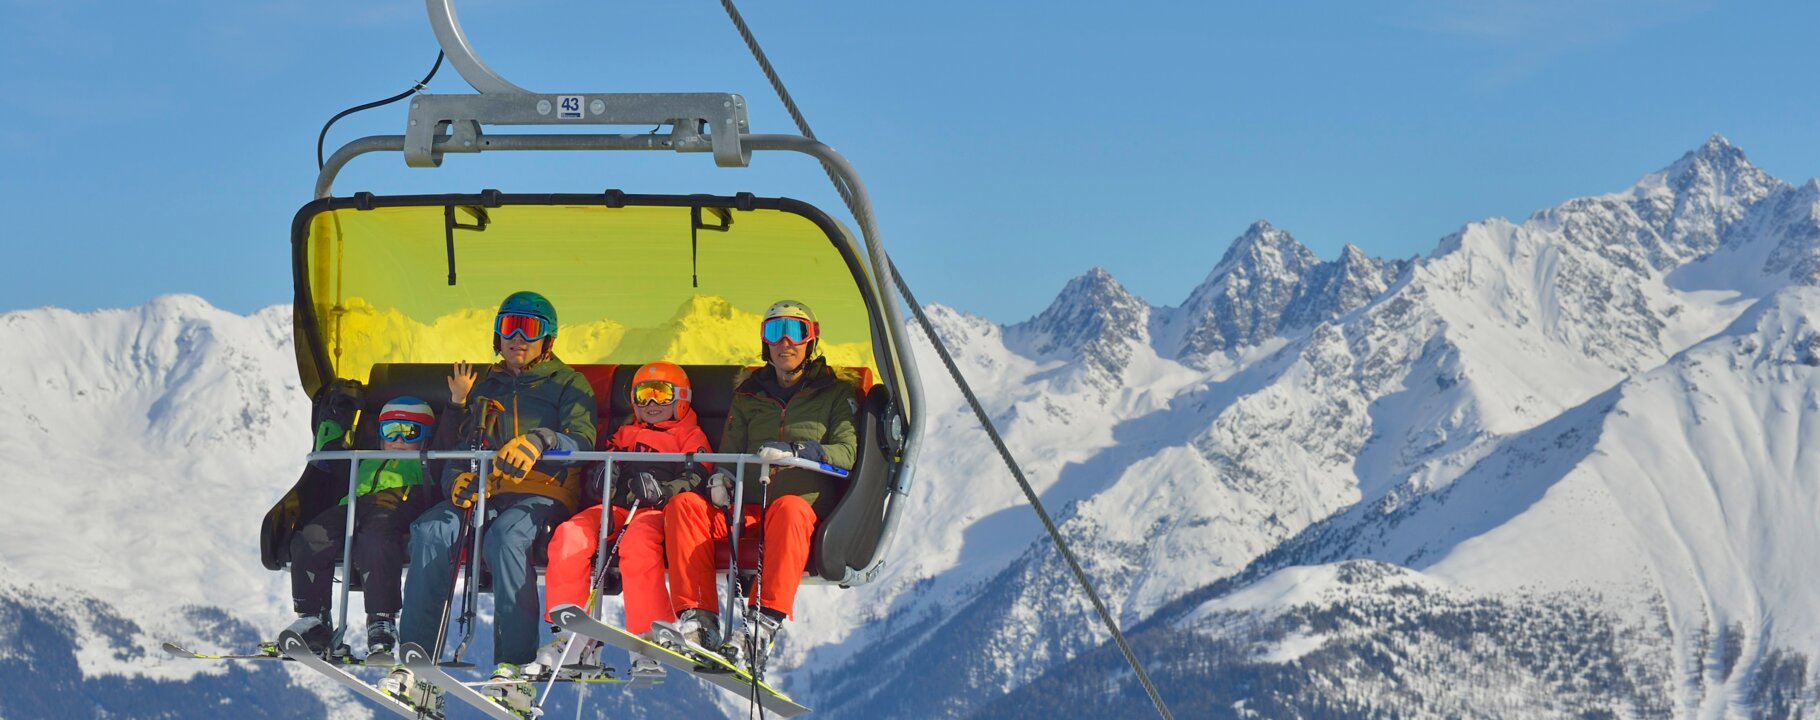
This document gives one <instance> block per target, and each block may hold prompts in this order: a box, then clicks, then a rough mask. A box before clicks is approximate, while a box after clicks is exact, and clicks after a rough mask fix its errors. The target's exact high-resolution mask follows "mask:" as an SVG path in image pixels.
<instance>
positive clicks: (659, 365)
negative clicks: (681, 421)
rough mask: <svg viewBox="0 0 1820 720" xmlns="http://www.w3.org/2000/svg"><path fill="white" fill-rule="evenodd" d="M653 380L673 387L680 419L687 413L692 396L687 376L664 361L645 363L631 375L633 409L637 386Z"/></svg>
mask: <svg viewBox="0 0 1820 720" xmlns="http://www.w3.org/2000/svg"><path fill="white" fill-rule="evenodd" d="M653 380H660V381H663V382H667V383H670V384H671V385H673V386H675V388H676V416H677V417H682V416H684V415H687V414H688V413H689V400H690V399H691V396H692V395H693V394H694V393H693V392H691V390H690V388H689V374H688V373H685V372H683V369H682V368H681V367H680V366H678V365H677V364H676V363H673V362H668V361H665V360H658V361H656V362H649V363H645V365H644V367H641V368H639V369H638V372H636V373H633V374H632V388H631V391H632V405H633V407H637V406H638V386H639V384H640V383H644V382H649V381H653Z"/></svg>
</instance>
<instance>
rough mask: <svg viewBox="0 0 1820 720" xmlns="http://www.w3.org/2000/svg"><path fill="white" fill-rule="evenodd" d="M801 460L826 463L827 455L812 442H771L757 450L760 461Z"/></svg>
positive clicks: (819, 444)
mask: <svg viewBox="0 0 1820 720" xmlns="http://www.w3.org/2000/svg"><path fill="white" fill-rule="evenodd" d="M793 457H795V458H802V459H804V460H809V461H811V462H818V463H827V462H828V453H827V451H825V450H822V444H821V443H818V442H816V441H814V440H802V441H798V442H784V441H782V440H772V441H771V442H768V443H765V444H764V446H763V447H760V448H759V449H758V459H760V460H782V459H784V458H793Z"/></svg>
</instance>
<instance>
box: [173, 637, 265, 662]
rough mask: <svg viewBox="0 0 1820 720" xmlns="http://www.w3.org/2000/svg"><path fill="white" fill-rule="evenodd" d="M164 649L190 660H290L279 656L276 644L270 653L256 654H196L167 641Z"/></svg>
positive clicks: (262, 649) (263, 649)
mask: <svg viewBox="0 0 1820 720" xmlns="http://www.w3.org/2000/svg"><path fill="white" fill-rule="evenodd" d="M163 647H164V651H165V652H167V653H170V654H171V655H173V656H175V657H180V658H188V659H190V660H288V659H290V658H287V657H285V656H283V655H280V654H278V646H277V644H276V643H274V644H273V645H271V646H270V651H269V652H268V651H267V648H265V647H261V648H260V651H259V652H256V653H222V654H211V653H199V652H196V651H194V650H191V649H189V648H186V647H184V646H182V645H178V644H177V643H174V642H171V641H169V640H166V641H165V642H164V646H163Z"/></svg>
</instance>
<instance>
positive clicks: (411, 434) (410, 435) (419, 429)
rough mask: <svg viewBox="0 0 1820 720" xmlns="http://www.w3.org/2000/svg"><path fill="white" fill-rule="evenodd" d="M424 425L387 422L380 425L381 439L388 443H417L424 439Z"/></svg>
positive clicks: (407, 422)
mask: <svg viewBox="0 0 1820 720" xmlns="http://www.w3.org/2000/svg"><path fill="white" fill-rule="evenodd" d="M423 432H424V427H423V423H420V422H412V421H410V420H386V421H384V422H381V423H379V438H380V439H381V440H385V441H386V442H417V441H418V440H422V439H423Z"/></svg>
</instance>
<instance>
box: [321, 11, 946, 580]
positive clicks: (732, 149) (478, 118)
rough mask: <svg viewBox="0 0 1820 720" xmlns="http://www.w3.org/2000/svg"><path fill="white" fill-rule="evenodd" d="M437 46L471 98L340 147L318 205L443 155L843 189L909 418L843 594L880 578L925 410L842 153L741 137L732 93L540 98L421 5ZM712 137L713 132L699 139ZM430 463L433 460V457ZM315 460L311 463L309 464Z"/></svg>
mask: <svg viewBox="0 0 1820 720" xmlns="http://www.w3.org/2000/svg"><path fill="white" fill-rule="evenodd" d="M425 6H426V8H427V9H428V12H429V17H430V25H431V27H432V28H433V29H434V30H435V33H436V42H437V43H438V44H439V45H441V47H442V51H443V53H444V54H445V55H447V57H448V59H449V62H450V63H451V64H452V65H453V66H454V67H455V69H456V71H458V72H460V73H461V76H462V78H463V79H465V80H467V82H468V84H469V85H470V86H472V87H473V88H474V89H475V90H476V91H477V92H478V93H479V94H477V95H420V96H418V97H416V98H414V99H413V100H412V102H411V111H410V117H409V122H408V124H407V125H406V129H405V134H404V135H373V136H368V137H363V138H359V139H356V140H354V141H352V142H349V143H347V144H345V145H343V146H342V147H341V148H340V149H339V150H336V151H335V153H334V155H332V156H330V157H329V159H328V160H327V162H326V163H325V164H324V165H323V167H322V170H321V172H319V173H318V174H317V176H316V188H315V190H316V197H317V198H327V197H330V196H331V195H332V194H333V192H334V184H335V177H336V175H337V174H339V173H340V172H341V169H342V168H343V167H344V166H346V165H347V163H348V162H350V161H352V160H353V159H354V158H356V157H359V156H360V155H364V154H367V153H371V152H380V151H392V152H402V153H404V155H405V162H406V164H407V165H409V166H411V167H438V166H440V165H441V163H442V156H443V154H445V153H450V152H461V153H478V152H483V151H489V150H493V151H497V150H544V151H549V150H563V151H579V150H670V151H675V152H712V153H713V154H714V160H715V164H717V165H719V166H722V167H745V166H747V165H748V164H750V162H751V156H752V152H753V151H755V150H768V151H782V152H794V153H800V154H803V155H808V156H809V157H812V158H815V159H816V160H817V161H818V162H820V163H821V164H822V165H823V167H825V168H827V169H828V172H829V173H830V174H831V175H832V176H834V177H835V178H836V179H837V181H838V183H839V184H840V185H841V186H843V187H844V188H845V189H846V191H847V192H846V194H847V195H848V197H849V210H851V211H852V212H853V214H854V219H855V220H857V221H858V222H859V226H860V236H861V240H862V244H863V245H864V246H865V248H864V250H865V252H864V253H863V255H864V257H865V258H866V260H867V261H868V263H869V264H870V268H871V270H872V275H871V277H870V278H869V279H870V280H871V282H872V283H874V287H873V288H871V289H870V290H871V293H872V294H873V295H874V296H876V297H878V298H880V299H881V300H882V301H883V302H881V303H880V305H881V306H882V307H883V309H884V312H885V321H886V323H887V324H888V325H889V326H890V328H891V330H892V333H893V334H892V335H891V337H889V338H888V339H887V343H888V344H889V345H890V347H888V348H887V349H886V350H887V352H888V353H890V355H891V357H892V358H893V359H895V360H896V364H895V365H894V367H895V369H896V371H897V373H898V375H899V378H898V379H899V380H900V381H901V383H902V386H903V387H904V389H905V393H906V395H907V397H905V398H902V399H900V402H902V403H903V405H904V406H906V407H909V408H912V409H913V410H914V411H913V412H911V413H910V419H909V420H910V427H907V428H904V429H903V430H904V447H903V448H902V450H901V453H900V456H899V458H900V461H899V462H898V463H897V465H898V468H897V472H896V473H895V474H894V475H893V476H892V477H891V478H890V480H889V482H890V483H891V487H890V492H891V494H892V495H893V496H895V498H894V499H893V500H891V501H890V502H888V503H887V504H886V509H885V522H884V526H883V527H882V528H881V531H882V533H883V535H882V537H881V538H880V542H879V546H878V548H877V550H876V551H875V553H874V555H873V559H872V562H871V563H870V564H869V565H868V566H867V567H866V568H863V569H860V570H858V571H855V570H852V569H851V568H849V570H848V574H847V577H846V578H843V579H842V580H840V581H838V582H839V584H841V585H853V584H862V583H865V582H867V581H869V580H871V579H872V578H873V577H875V576H876V575H877V574H878V572H879V570H880V569H881V563H882V561H883V557H884V554H885V551H886V550H887V548H888V547H889V543H890V541H891V538H892V536H893V535H894V534H895V532H896V528H897V524H898V519H899V517H900V515H901V512H900V510H901V507H900V506H899V501H901V500H902V499H903V498H905V497H907V496H908V494H909V490H910V484H911V480H912V478H913V477H914V475H915V469H916V465H915V459H916V457H917V454H918V452H919V451H920V446H921V440H922V437H923V435H924V430H925V429H926V427H927V425H928V418H927V417H926V416H927V415H928V412H927V405H926V404H925V403H924V402H923V388H922V383H921V381H920V380H919V377H918V374H917V372H916V357H915V354H914V353H913V352H911V351H910V348H908V347H907V346H905V345H904V343H907V342H909V330H908V328H909V325H908V324H907V323H906V322H905V318H904V311H903V309H902V308H901V307H900V306H899V305H898V303H897V302H895V301H893V293H892V290H893V288H894V287H896V283H895V278H894V277H893V268H892V265H891V262H890V259H889V258H888V257H887V256H886V254H885V250H884V245H883V243H882V241H881V240H880V238H879V232H878V226H877V224H876V222H875V220H874V218H873V214H872V201H871V198H870V197H869V196H868V195H867V193H866V187H865V184H864V183H862V182H860V179H859V174H858V172H856V171H855V170H854V168H853V166H852V165H851V164H849V163H848V162H847V160H846V158H844V157H842V156H841V154H840V153H838V152H835V150H834V148H831V147H829V146H827V145H825V144H823V143H821V142H819V141H816V140H814V139H812V138H808V137H804V136H801V135H779V134H760V135H752V134H747V131H748V129H749V122H748V120H747V118H746V104H745V99H744V98H742V97H741V96H739V95H736V94H731V93H569V94H538V93H532V92H530V91H528V90H525V89H524V88H521V87H519V86H517V85H514V84H512V83H510V82H507V81H506V80H505V78H502V77H500V76H499V74H498V73H496V72H494V71H493V70H492V68H489V67H487V65H486V63H484V62H481V60H480V58H479V56H478V55H477V54H476V53H475V52H474V48H473V46H472V45H470V44H469V43H468V39H467V35H466V33H464V32H462V29H461V22H460V20H459V19H458V18H457V17H456V15H455V8H454V6H453V0H425ZM577 124H580V125H669V126H671V131H670V133H669V134H668V135H658V134H605V133H602V134H573V133H557V134H535V135H517V134H502V135H486V134H484V133H483V132H482V131H481V126H482V125H577ZM706 129H712V132H704V130H706ZM432 455H435V453H432ZM312 457H314V456H312Z"/></svg>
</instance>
